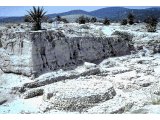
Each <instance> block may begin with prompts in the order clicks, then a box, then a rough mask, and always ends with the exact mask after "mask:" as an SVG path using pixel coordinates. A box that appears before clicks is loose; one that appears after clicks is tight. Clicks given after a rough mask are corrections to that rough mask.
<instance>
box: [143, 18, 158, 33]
mask: <svg viewBox="0 0 160 120" xmlns="http://www.w3.org/2000/svg"><path fill="white" fill-rule="evenodd" d="M144 22H145V23H146V28H147V31H148V32H156V27H157V24H158V20H157V18H155V17H154V16H149V17H148V18H147V19H146V20H145V21H144Z"/></svg>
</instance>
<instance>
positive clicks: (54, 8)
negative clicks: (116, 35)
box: [0, 6, 149, 17]
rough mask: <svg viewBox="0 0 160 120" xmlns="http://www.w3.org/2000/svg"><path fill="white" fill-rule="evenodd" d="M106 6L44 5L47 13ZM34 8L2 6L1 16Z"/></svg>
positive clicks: (88, 9)
mask: <svg viewBox="0 0 160 120" xmlns="http://www.w3.org/2000/svg"><path fill="white" fill-rule="evenodd" d="M104 7H106V6H44V9H45V11H47V14H52V13H61V12H67V11H70V10H85V11H93V10H97V9H100V8H104ZM127 8H134V9H145V8H149V7H145V6H143V7H142V6H129V7H127ZM30 9H32V6H0V17H6V16H24V15H26V14H27V10H30Z"/></svg>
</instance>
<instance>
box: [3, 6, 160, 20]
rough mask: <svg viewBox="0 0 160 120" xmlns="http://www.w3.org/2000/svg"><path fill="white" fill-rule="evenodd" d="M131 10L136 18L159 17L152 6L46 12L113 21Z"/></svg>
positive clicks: (121, 17) (125, 15)
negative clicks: (144, 7)
mask: <svg viewBox="0 0 160 120" xmlns="http://www.w3.org/2000/svg"><path fill="white" fill-rule="evenodd" d="M129 12H132V13H133V14H134V15H135V16H136V18H137V19H138V20H141V21H143V20H144V19H145V18H146V17H147V16H150V15H154V16H155V17H157V18H160V7H152V8H146V9H129V8H124V7H106V8H101V9H98V10H94V11H91V12H87V11H84V10H71V11H68V12H63V13H54V14H48V15H47V16H48V17H49V18H53V17H55V16H57V15H60V16H67V15H70V16H71V15H76V14H77V15H78V14H84V15H89V16H95V17H97V18H105V17H107V18H109V19H111V20H114V21H118V20H122V19H124V18H126V17H127V15H128V13H129ZM23 18H24V17H0V22H1V23H2V22H23Z"/></svg>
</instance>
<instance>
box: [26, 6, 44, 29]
mask: <svg viewBox="0 0 160 120" xmlns="http://www.w3.org/2000/svg"><path fill="white" fill-rule="evenodd" d="M27 12H28V14H29V15H28V19H29V21H30V22H32V23H33V30H35V31H36V30H41V23H42V21H43V20H44V19H45V14H46V12H44V9H43V7H41V8H40V7H38V8H36V7H33V10H30V11H27Z"/></svg>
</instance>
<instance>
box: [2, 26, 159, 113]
mask: <svg viewBox="0 0 160 120" xmlns="http://www.w3.org/2000/svg"><path fill="white" fill-rule="evenodd" d="M22 25H23V24H22ZM44 26H51V25H50V24H47V25H45V24H44ZM68 26H72V27H73V26H76V27H73V28H74V29H73V30H74V31H77V30H78V29H79V26H77V25H75V24H68ZM86 26H89V28H87V29H91V28H94V31H96V30H97V31H100V32H101V33H102V34H103V35H107V36H111V34H112V33H113V32H114V31H125V32H128V33H130V34H132V35H133V36H134V37H133V41H132V43H133V44H134V47H135V50H134V51H133V52H132V54H131V55H126V56H121V57H110V58H108V59H104V60H103V61H99V62H97V63H96V64H95V63H88V62H85V63H84V64H82V65H79V66H76V67H75V68H74V69H71V70H62V69H60V70H57V71H53V72H49V73H46V74H43V75H41V76H39V77H38V78H35V79H34V80H31V79H30V78H29V77H25V76H23V75H16V74H12V73H8V74H6V73H3V72H2V71H0V74H1V75H0V113H20V114H25V113H39V114H41V113H45V114H51V113H54V114H70V113H74V114H80V113H81V114H109V113H110V114H131V113H134V114H135V113H137V114H138V113H143V114H149V113H154V114H159V113H160V73H159V71H160V54H159V52H160V47H159V40H160V39H159V38H160V35H159V30H158V31H157V32H156V33H148V32H146V29H145V25H144V24H135V25H132V26H120V25H118V24H112V25H110V26H103V25H101V24H98V25H97V24H96V25H93V24H88V25H85V27H86ZM83 27H84V26H83ZM69 28H71V27H69ZM48 29H49V27H48ZM158 29H159V27H158ZM81 30H82V29H81ZM97 34H98V35H99V33H97Z"/></svg>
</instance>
